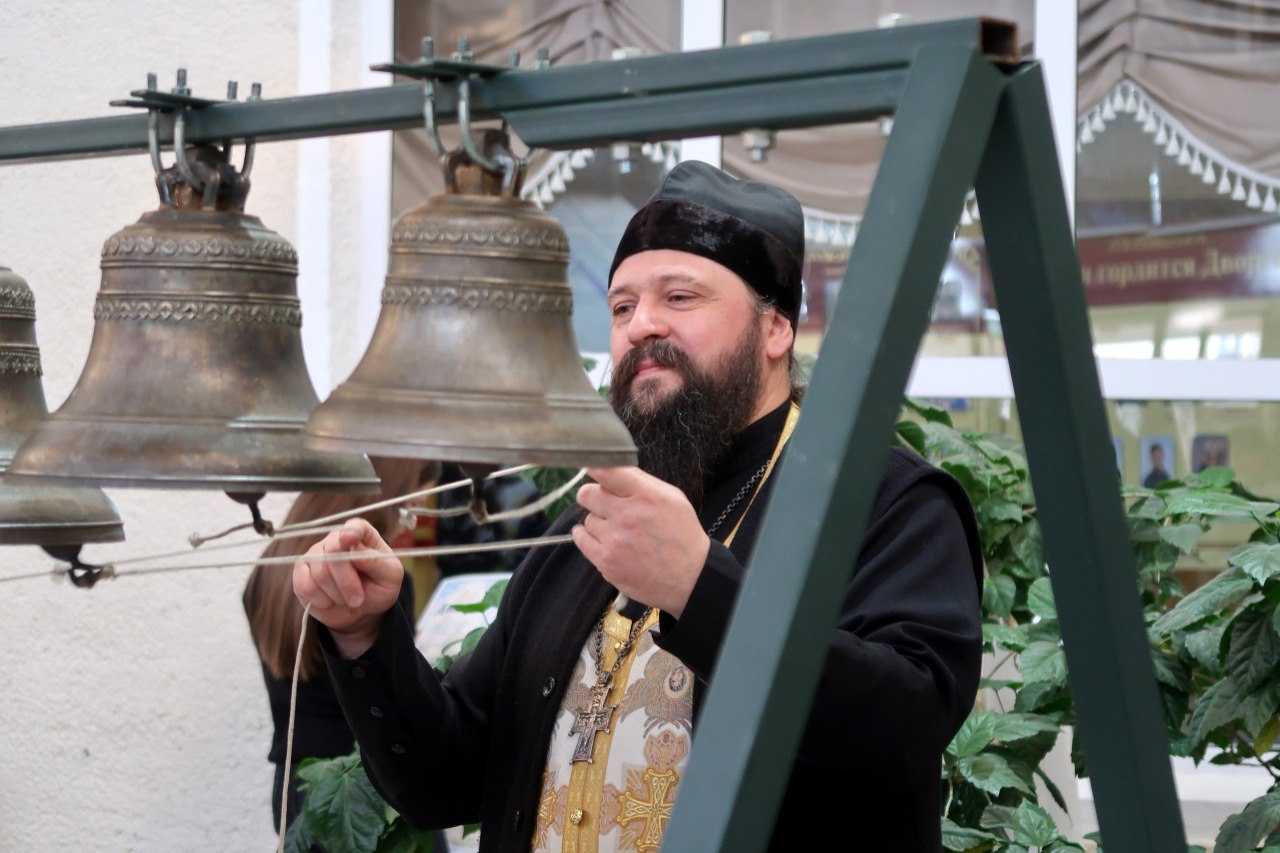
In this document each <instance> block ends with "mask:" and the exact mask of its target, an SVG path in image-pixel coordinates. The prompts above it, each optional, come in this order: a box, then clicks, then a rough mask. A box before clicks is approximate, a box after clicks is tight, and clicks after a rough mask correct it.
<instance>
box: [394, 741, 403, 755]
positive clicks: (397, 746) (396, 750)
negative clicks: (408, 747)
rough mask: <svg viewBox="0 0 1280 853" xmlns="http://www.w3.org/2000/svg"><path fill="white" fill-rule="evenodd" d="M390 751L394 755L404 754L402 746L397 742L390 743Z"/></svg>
mask: <svg viewBox="0 0 1280 853" xmlns="http://www.w3.org/2000/svg"><path fill="white" fill-rule="evenodd" d="M391 751H392V752H394V753H395V754H396V755H404V747H403V746H401V745H400V744H398V743H393V744H391Z"/></svg>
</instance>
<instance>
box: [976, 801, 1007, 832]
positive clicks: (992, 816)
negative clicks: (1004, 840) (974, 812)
mask: <svg viewBox="0 0 1280 853" xmlns="http://www.w3.org/2000/svg"><path fill="white" fill-rule="evenodd" d="M978 825H979V826H981V827H982V828H983V829H1010V828H1012V827H1013V806H1002V805H1000V804H999V803H993V804H991V805H989V806H987V807H986V809H984V810H983V812H982V817H981V818H980V819H979V820H978Z"/></svg>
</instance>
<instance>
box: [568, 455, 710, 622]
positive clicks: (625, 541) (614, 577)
mask: <svg viewBox="0 0 1280 853" xmlns="http://www.w3.org/2000/svg"><path fill="white" fill-rule="evenodd" d="M587 473H588V474H589V475H590V476H591V479H593V480H595V482H594V483H587V484H586V485H585V486H583V487H582V488H581V489H579V490H578V503H579V504H581V505H582V507H583V508H584V509H586V510H587V517H586V519H585V520H584V521H583V523H582V524H578V525H575V526H574V528H573V541H574V543H575V544H577V546H578V550H580V551H581V552H582V554H583V556H584V557H586V558H587V559H588V560H589V561H590V562H591V564H592V565H593V566H595V567H596V569H597V570H599V572H600V574H601V575H603V576H604V579H605V580H607V581H609V583H611V584H613V585H614V586H615V587H617V588H618V590H619V591H620V592H622V593H624V594H625V595H626V596H627V597H628V598H631V599H634V600H635V601H642V602H644V603H645V604H647V605H649V606H651V607H656V608H658V609H660V610H663V611H665V612H667V613H669V614H671V615H672V616H675V617H676V618H679V617H680V615H681V614H682V613H684V607H685V605H686V604H687V603H688V602H689V594H690V593H692V592H693V585H694V584H695V583H696V582H697V580H698V576H699V575H700V574H701V573H702V567H703V566H704V565H705V564H706V562H707V553H708V552H709V551H710V550H711V538H710V537H709V536H707V534H706V533H705V532H703V530H702V524H701V523H700V522H699V521H698V514H697V513H696V512H694V509H693V505H692V504H690V503H689V500H688V498H686V497H685V495H684V492H682V491H680V490H679V489H677V488H676V487H675V486H673V485H671V484H670V483H666V482H663V481H662V480H659V479H658V478H657V477H654V476H653V475H651V474H647V473H645V472H644V471H641V470H640V469H639V468H592V469H591V470H590V471H588V472H587Z"/></svg>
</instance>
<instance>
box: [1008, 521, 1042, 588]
mask: <svg viewBox="0 0 1280 853" xmlns="http://www.w3.org/2000/svg"><path fill="white" fill-rule="evenodd" d="M1009 544H1010V545H1012V546H1013V553H1014V556H1016V557H1017V558H1018V562H1020V563H1021V564H1022V565H1024V566H1026V568H1027V570H1028V572H1030V574H1029V575H1028V577H1035V576H1038V575H1040V574H1042V573H1043V572H1044V536H1043V534H1042V533H1041V530H1040V524H1039V523H1038V522H1031V523H1030V524H1024V525H1022V526H1021V527H1019V528H1018V529H1017V530H1015V531H1013V533H1012V534H1011V535H1010V536H1009Z"/></svg>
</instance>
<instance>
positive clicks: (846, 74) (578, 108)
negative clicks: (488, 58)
mask: <svg viewBox="0 0 1280 853" xmlns="http://www.w3.org/2000/svg"><path fill="white" fill-rule="evenodd" d="M1013 42H1014V38H1013V30H1012V28H1011V27H1010V26H1009V25H1002V24H999V23H997V22H992V21H981V20H978V19H966V20H959V21H945V22H942V23H937V24H921V25H918V26H912V27H900V28H895V29H892V30H885V31H876V32H854V33H840V34H836V35H830V36H820V37H816V38H807V39H793V40H789V41H779V42H771V43H766V44H754V45H741V46H735V47H728V48H721V49H717V50H706V51H695V52H691V53H676V54H662V55H658V56H648V57H640V58H636V59H626V60H616V61H609V62H594V63H586V64H582V65H567V66H563V67H561V68H546V69H536V70H512V71H506V72H503V73H501V74H497V75H494V76H492V77H489V78H485V79H477V80H475V81H474V82H473V83H472V85H471V90H472V95H473V97H474V102H473V104H472V116H473V118H475V119H477V120H480V119H486V118H497V117H499V116H506V117H508V118H510V119H512V120H513V122H514V123H513V127H515V128H516V130H517V132H520V133H521V138H522V139H523V140H524V142H526V143H527V144H529V145H535V146H540V147H582V146H583V145H585V144H587V141H588V140H591V141H598V140H617V139H657V138H671V139H675V138H679V137H681V136H683V135H685V134H686V133H687V132H688V131H690V130H693V129H697V130H698V132H701V131H702V130H711V129H714V128H712V127H709V126H707V124H706V122H705V121H703V120H701V119H700V118H699V116H698V115H697V113H696V112H692V111H691V110H697V109H701V108H702V104H704V103H706V102H707V101H712V102H716V101H719V102H720V103H721V104H722V106H723V105H724V101H725V100H728V99H731V100H732V103H731V104H729V105H728V106H729V107H730V108H729V109H721V110H719V111H718V112H717V115H719V116H720V121H722V122H723V125H722V126H721V127H720V130H721V131H722V132H731V131H732V130H734V129H739V128H742V127H751V126H760V125H761V124H765V125H766V126H778V127H782V126H787V127H794V126H800V125H799V124H798V123H797V122H803V121H806V120H807V121H809V122H810V123H812V124H822V123H831V122H834V121H839V122H847V121H852V120H855V119H862V118H867V117H869V116H874V115H886V114H889V113H892V112H893V109H894V107H895V105H896V103H897V99H896V94H897V93H896V91H894V90H893V88H892V86H889V87H887V88H886V87H885V85H884V83H883V82H880V78H881V77H882V76H883V75H884V73H885V72H894V71H895V70H896V71H897V72H898V76H899V77H901V76H902V75H904V74H905V72H906V69H907V68H908V67H909V66H910V65H911V62H912V60H913V59H914V58H915V56H916V55H917V54H918V53H920V52H921V51H925V52H927V51H929V50H932V49H934V48H936V47H938V46H940V45H947V44H960V45H964V46H967V47H969V48H972V49H979V50H985V51H987V52H988V53H995V54H1009V53H1013V52H1015V50H1016V47H1015V45H1014V44H1013ZM864 75H865V76H867V77H868V78H869V79H871V80H876V81H877V82H876V84H875V85H874V86H871V87H868V91H869V92H870V91H871V90H872V89H874V90H876V91H879V92H880V95H879V96H878V97H877V98H872V99H865V100H864V102H863V103H862V106H861V107H860V108H859V109H856V110H853V111H849V110H848V109H847V105H846V107H844V108H842V107H840V106H839V105H840V104H842V103H844V102H846V101H847V100H848V99H849V97H850V94H849V92H848V89H849V88H850V87H852V88H854V89H856V88H858V87H859V85H860V84H859V82H858V78H860V77H862V76H864ZM890 76H893V75H892V74H890ZM817 78H835V79H834V81H833V82H834V83H836V84H838V85H841V86H843V87H844V91H841V90H839V89H836V88H832V87H831V86H826V87H824V86H822V85H820V84H813V83H809V84H807V85H806V84H805V81H811V80H814V79H817ZM787 84H800V85H799V88H796V89H794V90H792V92H793V94H794V95H795V97H797V98H800V99H805V98H816V99H823V100H825V99H827V98H832V99H833V102H834V103H835V104H836V105H837V107H836V109H830V108H828V109H827V110H826V111H825V112H824V111H823V106H822V104H813V105H810V106H809V107H808V112H807V113H801V114H800V115H794V114H793V115H792V116H791V117H790V118H788V116H786V115H783V114H782V112H780V113H779V115H778V116H777V118H778V121H779V123H778V124H776V125H775V124H774V123H772V122H769V121H766V119H768V117H769V116H768V114H767V113H766V112H762V111H761V110H759V109H758V108H755V107H754V106H753V104H752V101H753V99H754V98H755V95H754V94H753V93H754V91H755V89H756V87H759V91H760V97H762V98H770V99H771V103H774V104H777V105H778V106H781V107H787V106H788V105H786V104H779V103H778V100H777V98H776V96H773V95H771V94H770V93H773V92H777V91H779V89H778V87H779V86H780V85H782V86H783V87H784V91H785V86H786V85H787ZM691 96H692V98H691ZM668 103H670V104H671V105H672V106H671V107H670V109H671V111H672V112H673V115H675V116H681V115H683V116H685V120H684V122H683V123H682V122H680V121H672V120H670V119H669V118H668V119H665V120H664V119H662V116H663V109H664V106H663V105H664V104H668ZM733 106H736V107H737V108H738V109H740V110H743V111H745V112H744V114H747V113H750V114H751V121H750V122H748V123H746V124H743V123H742V122H741V121H737V122H735V120H734V116H733V109H732V107H733ZM637 107H639V108H641V111H642V112H643V114H644V115H646V116H649V117H650V118H651V119H656V121H654V124H653V125H652V126H651V127H647V126H646V125H645V124H643V123H640V124H637V122H636V121H635V120H634V119H633V118H632V117H631V114H630V113H629V112H628V110H630V109H635V108H637ZM436 115H437V119H438V120H439V121H441V122H450V121H454V120H456V117H457V100H456V91H455V89H454V88H453V87H451V86H448V85H444V84H438V85H437V87H436ZM805 115H807V116H808V118H807V119H805V118H804V117H803V116H805ZM662 121H665V124H661V126H659V125H660V123H661V122H662ZM421 124H422V86H421V85H419V84H417V83H411V84H401V85H397V86H384V87H378V88H373V89H361V90H355V91H350V92H332V93H327V94H321V95H307V96H303V97H296V98H278V99H273V100H263V101H256V102H252V103H250V102H239V103H235V102H229V103H218V104H214V105H213V106H210V107H207V108H205V109H202V110H197V111H195V112H193V113H191V115H190V117H189V118H188V120H187V128H186V138H187V141H188V142H192V143H195V142H219V141H222V140H225V139H245V138H253V139H256V140H258V141H259V142H265V141H271V140H283V139H301V138H305V137H312V136H333V135H338V134H344V133H363V132H367V131H373V130H402V129H405V128H410V127H418V126H421ZM548 125H550V126H548ZM171 128H172V125H171V123H170V122H169V121H167V120H166V121H165V122H163V123H162V130H161V142H162V143H165V144H168V143H171V142H172V131H171ZM522 128H523V130H522ZM146 150H147V123H146V117H145V116H142V115H123V116H113V117H109V118H95V119H83V120H78V121H62V122H52V123H48V124H33V125H25V126H18V127H8V128H3V129H0V164H4V163H12V162H31V161H38V160H56V159H62V158H67V157H85V156H90V155H104V154H130V153H144V152H146Z"/></svg>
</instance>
